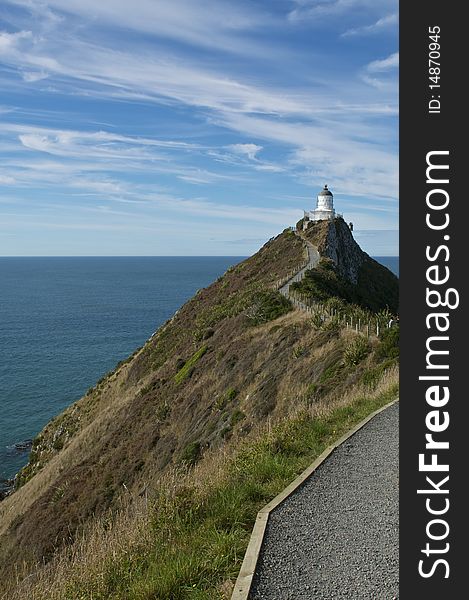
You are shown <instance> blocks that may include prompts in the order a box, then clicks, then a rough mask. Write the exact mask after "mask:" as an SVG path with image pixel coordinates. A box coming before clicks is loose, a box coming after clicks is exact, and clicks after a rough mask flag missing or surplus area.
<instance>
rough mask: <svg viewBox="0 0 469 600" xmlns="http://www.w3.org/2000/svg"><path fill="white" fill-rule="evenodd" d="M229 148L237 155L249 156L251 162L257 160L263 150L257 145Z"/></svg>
mask: <svg viewBox="0 0 469 600" xmlns="http://www.w3.org/2000/svg"><path fill="white" fill-rule="evenodd" d="M228 148H229V149H230V150H231V151H232V152H234V153H235V154H240V155H241V156H247V157H248V158H249V159H250V160H255V159H256V158H257V154H258V153H259V152H260V151H261V150H262V146H258V145H257V144H231V145H230V146H228Z"/></svg>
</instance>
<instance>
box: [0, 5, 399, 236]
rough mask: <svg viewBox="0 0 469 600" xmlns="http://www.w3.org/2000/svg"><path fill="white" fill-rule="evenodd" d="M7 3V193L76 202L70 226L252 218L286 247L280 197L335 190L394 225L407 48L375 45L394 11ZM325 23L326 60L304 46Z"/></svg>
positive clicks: (374, 220)
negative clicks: (100, 221)
mask: <svg viewBox="0 0 469 600" xmlns="http://www.w3.org/2000/svg"><path fill="white" fill-rule="evenodd" d="M5 4H6V5H7V6H8V8H9V9H8V11H5V14H6V15H7V17H8V21H6V22H5V23H6V24H5V30H4V31H2V32H0V50H1V54H2V57H1V60H2V62H3V68H0V80H1V83H2V86H3V89H4V91H5V93H6V94H7V95H6V96H5V99H4V100H2V101H3V102H4V103H5V104H8V105H10V106H11V107H13V108H9V107H7V108H6V109H5V110H4V111H2V109H1V108H0V113H2V121H3V123H0V133H1V139H0V160H1V163H0V164H1V165H2V166H1V173H0V185H2V186H4V187H8V188H9V190H19V191H17V192H16V193H18V197H20V196H21V194H26V196H28V194H31V199H32V198H33V197H34V203H35V204H34V207H37V208H38V207H40V206H41V205H44V202H45V201H46V199H47V198H48V197H50V196H53V197H58V196H60V195H61V194H62V195H63V196H64V197H66V198H67V201H68V204H69V210H68V211H65V212H64V216H63V218H64V219H73V218H75V217H74V216H73V215H74V214H75V213H74V207H76V209H77V210H79V208H78V207H79V206H80V204H79V203H80V202H84V203H86V206H87V207H88V208H89V209H90V210H91V205H92V204H93V203H94V204H96V203H99V205H100V206H107V210H108V214H109V215H110V214H114V213H110V212H109V208H110V205H111V204H113V203H114V204H118V203H119V204H120V205H122V206H124V205H126V206H127V207H128V211H129V213H131V212H132V210H138V211H142V213H143V212H144V211H147V212H148V215H147V216H148V218H153V217H151V215H156V214H157V212H158V211H160V214H161V215H162V214H163V213H164V214H168V215H169V214H170V215H173V217H168V222H170V221H171V218H173V219H175V220H173V224H174V225H175V226H176V224H179V222H180V213H184V212H185V214H187V215H192V217H193V218H195V219H199V218H200V219H204V218H206V219H207V220H208V221H210V220H211V222H212V223H217V227H218V226H222V225H223V227H224V226H225V223H224V220H225V219H229V218H232V219H233V221H236V220H239V221H240V222H241V221H242V222H243V227H246V226H247V223H248V219H246V218H243V219H242V218H241V216H239V217H238V216H236V215H241V214H244V215H248V216H249V218H252V220H253V222H255V223H257V224H258V226H260V227H261V228H262V227H264V228H265V235H266V236H269V237H270V235H271V234H272V233H273V231H275V230H273V228H274V227H277V226H278V225H280V224H281V220H282V219H285V220H287V223H288V222H290V221H291V220H293V222H294V221H295V218H294V209H292V210H291V212H289V211H288V210H287V211H285V210H284V209H283V208H282V197H285V198H286V197H287V196H289V197H291V196H292V195H296V196H297V197H298V198H300V197H304V196H306V197H307V196H308V195H309V194H310V193H311V192H314V189H315V187H316V186H317V185H322V184H323V183H324V181H325V180H327V181H328V182H329V183H330V185H331V186H333V188H334V191H335V192H336V193H337V198H338V199H339V202H340V200H341V199H342V201H345V200H346V199H347V197H350V198H356V197H359V198H360V199H361V200H360V202H361V203H362V204H361V205H360V206H368V207H369V209H368V210H369V212H370V214H369V215H365V214H364V212H363V211H362V209H361V208H356V207H358V203H355V204H356V206H355V207H352V205H351V203H350V209H351V210H352V209H353V210H355V211H361V213H360V214H361V215H362V223H367V224H368V225H369V226H371V225H373V227H374V228H380V227H385V226H386V215H388V214H389V215H390V216H389V219H391V218H392V219H394V216H393V211H392V210H391V209H384V207H383V206H384V205H383V203H392V202H394V206H395V207H397V204H396V198H397V185H396V184H397V161H396V153H397V140H396V138H397V135H396V129H395V128H396V115H397V110H398V106H397V93H396V92H397V83H396V77H395V71H396V69H395V67H396V66H397V60H396V57H397V53H396V52H395V46H393V40H392V36H384V37H386V39H387V41H385V42H383V40H382V39H381V37H380V36H372V35H371V34H372V33H374V32H377V31H378V30H381V31H385V30H387V29H389V30H391V29H392V28H393V27H394V25H395V23H394V17H393V15H394V13H395V12H396V2H395V0H389V1H387V0H386V1H385V0H378V1H375V2H371V0H370V1H366V0H331V1H330V2H328V1H327V0H325V1H321V2H318V1H316V0H297V1H296V2H295V6H294V9H293V11H292V10H291V4H288V5H287V4H285V5H284V4H283V3H279V4H275V5H274V4H272V3H270V2H267V1H264V0H254V1H248V0H240V2H236V3H232V2H227V1H226V0H221V1H219V0H201V2H198V3H197V4H194V3H193V2H192V1H191V0H179V1H178V2H176V3H175V2H174V1H170V0H161V2H158V3H155V2H153V1H152V0H135V2H133V3H132V4H129V3H128V2H126V1H125V0H109V1H108V2H98V3H96V2H95V0H93V1H92V0H80V1H79V0H40V1H39V0H5ZM319 26H321V27H324V31H325V32H326V33H325V35H327V37H328V39H329V44H328V47H327V52H326V51H325V50H324V48H323V47H322V46H321V44H318V43H316V41H317V40H316V37H315V36H314V35H306V34H307V32H308V30H309V29H311V31H314V30H315V28H316V27H319ZM344 32H345V33H344ZM359 35H370V40H371V41H370V45H369V48H367V50H366V52H363V50H361V51H360V52H355V51H354V48H353V47H352V46H354V45H355V44H354V41H353V38H354V37H356V36H359ZM344 45H347V50H346V52H345V51H344ZM344 52H345V53H344ZM246 57H249V60H246ZM383 57H384V58H383ZM44 107H47V109H45V108H44ZM201 191H203V194H204V198H200V197H199V195H200V193H201ZM12 193H13V192H12ZM26 196H21V197H26ZM245 198H250V203H246V202H245V200H244V199H245ZM31 202H32V200H31ZM299 202H300V201H299ZM285 203H287V204H288V206H291V202H289V201H288V202H287V201H286V200H285ZM256 204H257V205H256ZM64 205H65V204H64ZM61 206H62V205H61ZM171 207H172V208H171ZM297 208H298V209H301V208H303V206H301V207H300V206H299V207H297ZM256 210H257V212H256ZM97 214H102V211H101V212H98V213H97ZM116 214H117V213H116ZM357 214H358V213H357ZM76 215H78V213H76ZM175 215H177V217H176V216H175ZM230 215H231V217H230ZM269 215H270V216H269ZM77 218H78V216H77ZM142 219H143V217H142ZM389 219H388V221H387V222H388V224H389V222H390V220H389ZM392 222H393V223H395V219H394V220H393V221H392ZM263 224H264V225H263ZM263 231H264V230H263ZM191 235H193V236H195V233H192V234H191ZM256 236H257V237H259V231H256ZM241 237H243V239H244V236H241ZM225 238H226V236H225ZM238 238H239V239H241V238H240V237H239V236H238V237H236V236H235V237H234V238H233V239H238ZM194 239H195V238H194ZM246 239H247V238H246ZM199 243H200V240H199Z"/></svg>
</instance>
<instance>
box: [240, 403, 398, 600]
mask: <svg viewBox="0 0 469 600" xmlns="http://www.w3.org/2000/svg"><path fill="white" fill-rule="evenodd" d="M398 422H399V404H398V403H396V404H393V405H391V406H390V407H389V408H387V409H386V410H385V411H383V412H382V413H380V414H378V415H377V416H376V417H374V418H373V419H372V420H371V421H370V422H369V423H367V424H366V425H365V426H364V427H363V429H360V430H359V431H358V432H357V433H355V434H354V435H353V436H352V437H351V438H349V439H348V440H347V441H346V442H344V443H343V444H342V445H341V446H339V447H338V448H337V449H336V450H335V451H334V452H333V453H332V454H331V455H330V456H329V457H328V458H327V460H326V461H325V462H324V463H322V465H321V466H320V467H319V468H318V469H317V471H315V472H314V473H313V474H312V475H311V476H310V477H309V478H308V479H307V480H306V481H305V483H304V484H303V485H302V486H300V487H299V488H297V489H296V490H295V492H293V494H292V495H291V496H289V497H288V498H286V500H284V502H282V503H281V504H280V505H279V506H278V507H277V508H275V509H274V510H273V511H272V512H271V513H270V516H269V521H268V523H267V528H266V532H265V535H264V540H263V543H262V548H261V553H260V556H259V560H258V563H257V567H256V571H255V574H254V579H253V583H252V587H251V591H250V595H249V598H250V600H302V599H304V600H312V599H315V600H331V598H336V599H338V600H341V599H342V600H351V599H353V600H371V599H373V600H375V599H376V600H394V599H396V598H397V597H398V586H399V579H398V576H399V550H398V549H399V491H398V490H399V465H398V460H399V458H398V454H399V453H398V442H399V427H398Z"/></svg>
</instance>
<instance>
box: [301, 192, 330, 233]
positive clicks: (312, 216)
mask: <svg viewBox="0 0 469 600" xmlns="http://www.w3.org/2000/svg"><path fill="white" fill-rule="evenodd" d="M334 217H335V210H334V196H333V194H332V192H331V190H330V189H329V188H328V187H327V184H326V185H325V186H324V188H323V189H322V190H321V191H320V192H319V194H318V196H317V201H316V208H315V209H314V210H312V211H311V212H307V211H305V216H304V221H303V229H306V228H307V227H308V224H309V221H324V220H326V221H330V220H331V219H333V218H334Z"/></svg>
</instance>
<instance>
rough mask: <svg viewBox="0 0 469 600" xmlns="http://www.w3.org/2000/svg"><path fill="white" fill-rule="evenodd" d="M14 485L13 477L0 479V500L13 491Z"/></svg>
mask: <svg viewBox="0 0 469 600" xmlns="http://www.w3.org/2000/svg"><path fill="white" fill-rule="evenodd" d="M14 487H15V480H14V479H0V502H1V501H2V500H4V499H5V498H6V497H7V496H9V495H10V494H11V493H12V492H13V490H14Z"/></svg>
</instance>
